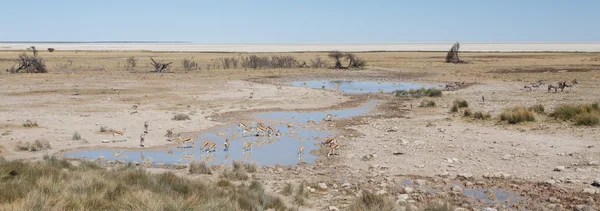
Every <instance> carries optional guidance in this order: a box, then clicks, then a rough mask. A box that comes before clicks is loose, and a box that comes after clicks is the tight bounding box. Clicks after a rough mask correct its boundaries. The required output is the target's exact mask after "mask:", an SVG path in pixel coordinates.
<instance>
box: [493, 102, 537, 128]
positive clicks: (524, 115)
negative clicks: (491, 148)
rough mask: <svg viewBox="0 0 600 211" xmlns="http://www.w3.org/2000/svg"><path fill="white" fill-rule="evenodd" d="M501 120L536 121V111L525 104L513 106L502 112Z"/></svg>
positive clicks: (511, 121)
mask: <svg viewBox="0 0 600 211" xmlns="http://www.w3.org/2000/svg"><path fill="white" fill-rule="evenodd" d="M500 120H501V121H507V122H508V123H509V124H517V123H520V122H533V121H535V113H534V112H533V111H532V110H530V109H527V108H525V107H524V106H515V107H513V108H510V109H506V110H504V111H503V112H502V113H501V114H500Z"/></svg>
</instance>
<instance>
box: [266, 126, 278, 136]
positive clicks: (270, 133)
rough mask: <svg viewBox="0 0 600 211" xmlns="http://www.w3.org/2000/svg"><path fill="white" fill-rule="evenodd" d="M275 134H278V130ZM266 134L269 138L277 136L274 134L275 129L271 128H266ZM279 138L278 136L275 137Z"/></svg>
mask: <svg viewBox="0 0 600 211" xmlns="http://www.w3.org/2000/svg"><path fill="white" fill-rule="evenodd" d="M277 133H279V130H277ZM267 134H268V135H269V137H271V135H277V134H276V132H275V128H273V127H271V126H267ZM277 136H279V135H277Z"/></svg>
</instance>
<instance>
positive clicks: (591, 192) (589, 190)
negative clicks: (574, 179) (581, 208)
mask: <svg viewBox="0 0 600 211" xmlns="http://www.w3.org/2000/svg"><path fill="white" fill-rule="evenodd" d="M583 192H584V193H589V194H596V193H600V190H596V188H584V189H583Z"/></svg>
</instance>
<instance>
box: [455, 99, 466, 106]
mask: <svg viewBox="0 0 600 211" xmlns="http://www.w3.org/2000/svg"><path fill="white" fill-rule="evenodd" d="M453 104H454V105H456V106H457V107H458V108H468V107H469V103H468V102H467V101H466V100H459V99H456V100H454V103H453Z"/></svg>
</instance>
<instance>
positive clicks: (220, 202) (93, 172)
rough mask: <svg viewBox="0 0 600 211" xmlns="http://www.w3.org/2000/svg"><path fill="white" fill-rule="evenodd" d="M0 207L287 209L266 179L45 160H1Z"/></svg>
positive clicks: (18, 208)
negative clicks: (225, 181)
mask: <svg viewBox="0 0 600 211" xmlns="http://www.w3.org/2000/svg"><path fill="white" fill-rule="evenodd" d="M0 189H1V190H2V191H0V210H267V209H275V210H285V209H287V208H286V207H285V204H284V203H283V202H282V201H281V199H279V198H277V197H274V196H271V195H268V194H265V192H264V189H263V188H262V185H261V184H260V183H257V182H252V183H251V184H250V185H249V186H246V185H244V184H242V185H239V186H235V185H231V184H230V183H229V185H220V186H217V185H212V184H207V183H204V182H202V181H200V180H194V179H187V178H183V177H179V176H177V175H175V174H174V173H171V172H166V173H160V174H151V173H148V172H146V171H145V170H143V169H138V168H133V167H123V168H119V169H114V170H106V169H104V168H101V167H99V166H98V165H96V164H94V163H90V162H83V163H81V164H80V165H78V166H74V165H71V164H70V163H69V162H68V161H65V160H60V159H56V158H54V157H45V160H44V161H40V162H37V163H29V162H24V161H9V162H0Z"/></svg>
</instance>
